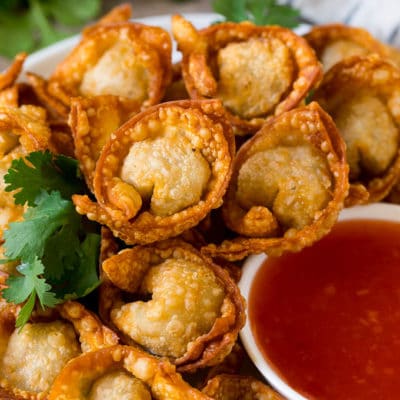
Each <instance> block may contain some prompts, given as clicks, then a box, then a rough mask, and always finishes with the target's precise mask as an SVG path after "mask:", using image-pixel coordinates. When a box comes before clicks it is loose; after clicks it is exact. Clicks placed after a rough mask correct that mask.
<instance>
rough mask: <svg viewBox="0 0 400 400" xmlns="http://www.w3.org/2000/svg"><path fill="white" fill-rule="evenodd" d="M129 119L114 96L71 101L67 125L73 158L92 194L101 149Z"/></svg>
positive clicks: (80, 98) (77, 98)
mask: <svg viewBox="0 0 400 400" xmlns="http://www.w3.org/2000/svg"><path fill="white" fill-rule="evenodd" d="M128 117H129V113H128V112H127V111H126V110H124V109H123V108H122V107H121V105H120V103H119V101H118V99H117V98H116V97H115V96H95V97H90V98H84V97H76V98H73V99H72V100H71V111H70V114H69V120H68V123H69V125H70V127H71V130H72V134H73V141H74V153H75V157H76V158H77V160H78V161H79V166H80V168H81V171H82V173H83V176H84V177H85V180H86V183H87V185H88V187H89V188H90V189H91V190H93V176H94V171H95V166H96V162H97V160H98V158H99V156H100V152H101V150H102V148H103V146H104V145H105V144H106V143H107V141H108V140H109V139H110V136H111V134H112V133H113V132H114V131H116V130H117V129H118V128H119V127H120V126H121V125H122V124H123V122H125V121H126V120H127V119H128Z"/></svg>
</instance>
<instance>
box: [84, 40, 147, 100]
mask: <svg viewBox="0 0 400 400" xmlns="http://www.w3.org/2000/svg"><path fill="white" fill-rule="evenodd" d="M148 85H149V76H148V72H147V69H146V68H145V66H144V65H143V62H142V60H140V58H139V57H137V56H135V53H134V49H133V48H132V45H131V44H130V43H129V42H127V41H125V42H124V41H118V42H116V43H115V44H114V46H112V47H111V48H110V49H108V50H107V51H106V52H105V53H104V54H103V55H102V56H101V57H100V59H99V60H98V62H97V64H96V65H95V66H94V67H93V68H90V69H89V70H88V71H87V72H86V73H85V75H84V77H83V79H82V83H81V87H80V91H81V93H82V94H83V95H84V96H99V95H105V94H109V95H114V96H122V97H127V98H129V99H132V100H137V101H138V102H143V101H144V100H146V98H147V97H148Z"/></svg>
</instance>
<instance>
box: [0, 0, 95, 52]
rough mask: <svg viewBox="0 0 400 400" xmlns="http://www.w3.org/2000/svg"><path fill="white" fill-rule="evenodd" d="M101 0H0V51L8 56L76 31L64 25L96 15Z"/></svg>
mask: <svg viewBox="0 0 400 400" xmlns="http://www.w3.org/2000/svg"><path fill="white" fill-rule="evenodd" d="M100 9H101V0H70V1H69V2H68V5H67V4H66V2H65V1H64V0H1V1H0V54H2V55H4V56H6V57H9V58H12V57H14V56H15V54H17V53H18V52H21V51H25V52H31V51H33V50H37V49H40V48H41V47H44V46H47V45H49V44H51V43H54V42H56V41H57V40H60V39H62V38H65V37H66V36H68V35H70V34H73V33H75V32H77V30H78V29H71V28H68V27H70V26H73V25H78V24H79V25H82V24H83V23H85V22H87V21H89V20H91V19H93V18H94V17H96V16H97V14H98V13H99V11H100Z"/></svg>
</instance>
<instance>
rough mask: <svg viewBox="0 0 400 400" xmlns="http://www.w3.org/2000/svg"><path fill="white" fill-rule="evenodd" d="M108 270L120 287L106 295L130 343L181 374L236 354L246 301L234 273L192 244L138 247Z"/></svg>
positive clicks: (118, 257)
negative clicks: (129, 297)
mask: <svg viewBox="0 0 400 400" xmlns="http://www.w3.org/2000/svg"><path fill="white" fill-rule="evenodd" d="M102 268H103V270H104V273H105V275H106V276H107V278H108V279H109V280H110V281H111V282H112V283H113V284H114V285H115V287H117V288H119V293H117V292H116V291H115V287H114V288H110V290H112V291H113V296H108V295H107V293H103V295H105V296H106V297H107V299H108V305H109V307H110V310H108V313H109V317H108V318H109V319H110V321H111V323H112V326H114V327H116V328H117V329H118V332H121V334H122V335H123V340H125V341H126V342H127V343H129V344H136V345H140V346H142V347H143V348H144V349H146V350H148V351H150V352H151V353H153V354H156V355H158V356H164V357H168V358H169V359H170V360H171V361H172V362H173V363H174V364H175V365H176V366H177V368H178V371H180V372H193V371H195V370H197V369H198V368H202V367H206V366H212V365H215V364H218V363H219V362H221V361H222V360H223V359H224V358H225V357H226V356H227V355H228V354H229V353H230V352H231V350H232V348H233V346H234V344H235V342H236V339H237V336H238V332H239V330H240V329H241V328H242V327H243V324H244V321H245V314H244V300H243V298H242V296H241V295H240V292H239V289H238V287H237V285H236V283H235V282H234V281H233V280H232V279H231V278H230V276H229V273H228V272H227V271H225V270H224V269H223V268H221V267H219V266H218V265H216V264H215V263H213V262H212V261H211V259H209V258H208V257H205V256H202V255H201V253H199V252H198V251H197V250H195V248H194V247H192V246H191V245H189V244H187V243H185V242H183V241H181V240H179V239H169V240H166V241H164V242H158V243H156V244H152V245H147V246H136V247H134V248H131V249H125V250H122V251H121V252H119V253H118V254H117V255H114V256H112V257H111V258H109V259H107V260H106V261H105V262H103V264H102ZM123 291H124V292H125V294H127V293H131V295H133V296H134V299H133V301H129V300H124V299H125V297H124V296H123ZM149 296H151V298H150V300H149V299H148V297H149Z"/></svg>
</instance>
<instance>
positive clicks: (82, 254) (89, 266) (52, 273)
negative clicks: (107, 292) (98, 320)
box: [3, 151, 100, 327]
mask: <svg viewBox="0 0 400 400" xmlns="http://www.w3.org/2000/svg"><path fill="white" fill-rule="evenodd" d="M5 181H6V185H7V186H6V188H7V190H9V191H11V190H16V193H15V195H14V201H15V202H16V203H18V204H25V203H28V206H29V207H28V209H27V211H26V212H25V214H24V215H23V217H24V219H23V220H22V221H18V222H12V223H10V224H9V228H8V229H7V230H6V231H5V232H4V235H3V236H4V240H5V241H4V244H3V247H4V254H5V256H6V257H7V258H8V260H9V261H11V260H20V262H21V264H20V265H19V266H18V267H17V270H18V272H19V273H20V274H21V275H18V276H10V277H9V279H8V280H7V284H8V288H6V289H4V290H3V295H4V298H5V299H6V300H8V301H12V302H14V303H16V304H21V303H24V302H25V304H24V305H23V307H22V308H21V311H20V313H19V315H18V318H17V327H22V326H23V325H24V324H25V323H26V322H27V321H28V320H29V317H30V314H31V312H32V310H33V309H34V307H35V303H36V302H37V301H38V302H39V304H40V305H41V306H42V307H53V306H54V305H56V304H58V303H59V302H60V301H65V300H67V299H76V298H79V297H84V296H86V295H87V294H89V293H90V292H91V291H93V290H94V289H96V287H97V286H98V285H99V283H100V281H99V278H98V274H97V267H98V257H99V248H100V235H99V234H98V233H97V232H98V228H99V226H98V225H96V224H94V223H92V222H90V221H87V220H86V219H85V218H84V217H82V216H81V215H79V214H78V213H77V212H76V211H75V207H74V205H73V203H72V201H71V200H70V197H71V195H72V194H73V193H79V192H82V191H83V190H84V188H85V186H84V183H83V180H82V179H81V178H80V174H79V170H78V166H77V162H76V160H73V159H71V158H68V157H65V156H60V155H52V154H51V153H50V152H48V151H47V152H33V153H31V154H29V155H28V156H27V157H25V159H22V158H21V159H19V160H14V161H13V163H12V165H11V168H10V169H9V170H8V172H7V174H6V175H5Z"/></svg>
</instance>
